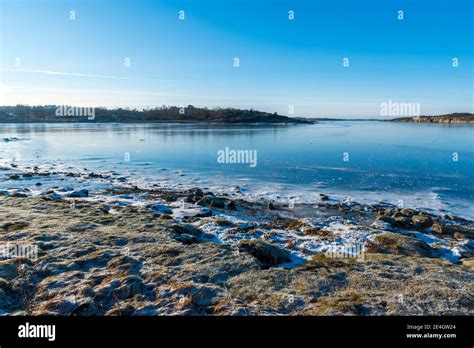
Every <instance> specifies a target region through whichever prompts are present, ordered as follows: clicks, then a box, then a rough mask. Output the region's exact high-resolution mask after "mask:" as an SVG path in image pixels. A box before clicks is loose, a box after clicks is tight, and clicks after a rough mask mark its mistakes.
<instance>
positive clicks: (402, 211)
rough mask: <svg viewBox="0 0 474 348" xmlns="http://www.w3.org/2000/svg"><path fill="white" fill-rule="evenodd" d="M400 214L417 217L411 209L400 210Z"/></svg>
mask: <svg viewBox="0 0 474 348" xmlns="http://www.w3.org/2000/svg"><path fill="white" fill-rule="evenodd" d="M400 213H401V214H402V215H405V216H413V215H415V211H414V210H413V209H409V208H403V209H401V210H400Z"/></svg>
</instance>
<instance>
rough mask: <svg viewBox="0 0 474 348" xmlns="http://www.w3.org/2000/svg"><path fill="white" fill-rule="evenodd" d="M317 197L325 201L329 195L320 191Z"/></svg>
mask: <svg viewBox="0 0 474 348" xmlns="http://www.w3.org/2000/svg"><path fill="white" fill-rule="evenodd" d="M319 199H320V200H322V201H327V200H329V197H328V196H327V195H325V194H324V193H320V194H319Z"/></svg>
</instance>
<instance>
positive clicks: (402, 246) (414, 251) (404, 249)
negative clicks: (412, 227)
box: [366, 232, 432, 257]
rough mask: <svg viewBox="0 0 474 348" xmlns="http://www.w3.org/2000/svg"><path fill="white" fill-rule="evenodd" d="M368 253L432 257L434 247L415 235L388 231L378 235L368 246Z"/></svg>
mask: <svg viewBox="0 0 474 348" xmlns="http://www.w3.org/2000/svg"><path fill="white" fill-rule="evenodd" d="M366 251H367V252H368V253H382V254H395V255H406V256H422V257H431V256H432V248H431V247H430V246H429V245H428V244H426V243H424V242H422V241H421V240H418V239H416V238H413V237H409V236H404V235H400V234H397V233H392V232H386V233H383V234H380V235H378V236H376V237H375V238H374V240H373V242H371V243H370V244H369V245H367V247H366Z"/></svg>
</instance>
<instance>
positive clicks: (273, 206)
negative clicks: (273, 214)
mask: <svg viewBox="0 0 474 348" xmlns="http://www.w3.org/2000/svg"><path fill="white" fill-rule="evenodd" d="M267 208H268V209H270V210H274V209H276V207H275V204H273V203H272V202H270V203H268V206H267Z"/></svg>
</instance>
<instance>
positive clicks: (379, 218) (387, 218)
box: [376, 215, 396, 225]
mask: <svg viewBox="0 0 474 348" xmlns="http://www.w3.org/2000/svg"><path fill="white" fill-rule="evenodd" d="M376 221H383V222H386V223H388V224H390V225H395V224H396V221H395V219H394V218H393V217H391V216H388V215H379V216H377V218H376Z"/></svg>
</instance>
